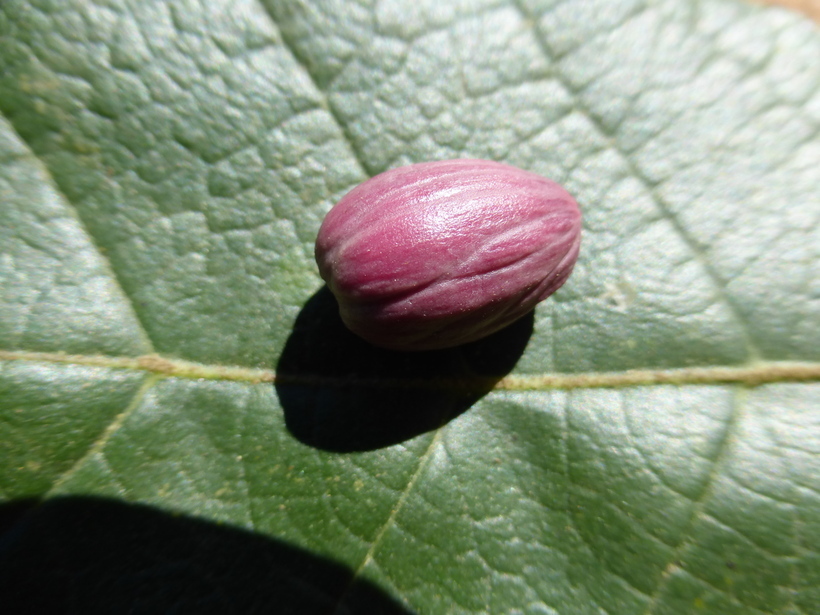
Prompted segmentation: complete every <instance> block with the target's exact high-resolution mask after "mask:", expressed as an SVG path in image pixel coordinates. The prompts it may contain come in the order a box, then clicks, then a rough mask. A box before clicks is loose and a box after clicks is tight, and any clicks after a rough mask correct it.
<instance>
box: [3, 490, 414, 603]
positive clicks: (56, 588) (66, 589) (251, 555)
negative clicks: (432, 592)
mask: <svg viewBox="0 0 820 615" xmlns="http://www.w3.org/2000/svg"><path fill="white" fill-rule="evenodd" d="M26 507H27V508H28V512H27V513H25V514H24V515H23V516H22V517H20V518H19V519H18V523H17V524H15V525H14V526H13V527H12V528H11V529H9V530H8V531H7V532H6V534H5V535H3V536H0V596H2V601H0V602H2V608H0V611H2V612H3V613H4V614H6V615H18V614H24V613H25V614H29V613H48V614H49V615H56V614H75V613H76V614H77V615H90V614H95V613H132V614H146V615H148V614H151V615H154V614H156V613H175V614H179V615H182V614H187V613H191V614H196V615H207V614H210V613H214V614H218V615H230V614H242V615H248V614H254V613H259V614H265V615H267V614H269V613H283V614H291V613H293V614H298V615H310V614H311V613H317V614H322V615H327V614H328V613H337V614H339V615H341V614H342V613H344V614H346V615H358V614H360V613H368V614H369V613H373V614H380V613H381V614H385V615H387V614H390V615H408V614H410V613H412V611H410V610H408V609H406V608H405V607H403V606H401V605H400V604H398V603H397V602H396V601H395V600H393V599H392V598H390V597H389V596H388V595H387V594H385V593H384V592H383V591H382V590H380V589H379V588H377V587H376V586H375V585H373V584H372V583H370V582H368V581H365V580H362V579H354V578H353V572H352V571H351V570H350V569H349V568H348V567H346V566H342V565H340V564H337V563H335V562H332V561H330V560H328V559H325V558H323V557H319V556H317V555H314V554H311V553H308V552H307V551H304V550H302V549H299V548H297V547H294V546H291V545H288V544H286V543H284V542H280V541H278V540H275V539H271V538H266V537H262V536H259V535H257V534H253V533H251V532H246V531H243V530H240V529H235V528H230V527H227V526H222V525H217V524H214V523H209V522H206V521H202V520H198V519H193V518H190V517H186V516H182V515H172V514H168V513H164V512H160V511H158V510H156V509H153V508H150V507H147V506H138V505H130V504H125V503H121V502H116V501H112V500H104V499H98V498H87V497H67V498H57V499H53V500H49V501H47V502H45V503H43V504H41V505H39V506H37V507H35V508H33V509H32V508H30V507H28V505H26ZM8 510H14V514H16V513H17V512H19V510H20V507H19V506H17V505H16V504H14V503H12V504H10V505H5V506H0V515H2V516H8V515H4V513H5V512H7V511H8ZM341 598H343V600H342V601H341V603H340V599H341Z"/></svg>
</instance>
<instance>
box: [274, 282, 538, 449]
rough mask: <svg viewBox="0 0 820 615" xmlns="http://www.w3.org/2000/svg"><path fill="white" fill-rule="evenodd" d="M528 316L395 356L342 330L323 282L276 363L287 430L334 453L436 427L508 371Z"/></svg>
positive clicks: (524, 337)
mask: <svg viewBox="0 0 820 615" xmlns="http://www.w3.org/2000/svg"><path fill="white" fill-rule="evenodd" d="M533 318H534V317H533V314H532V313H530V314H528V315H527V316H525V317H524V318H521V319H520V320H518V321H517V322H515V323H513V324H512V325H510V326H509V327H507V328H506V329H503V330H502V331H499V332H498V333H495V334H493V335H491V336H489V337H487V338H485V339H483V340H479V341H477V342H473V343H470V344H465V345H463V346H459V347H457V348H452V349H448V350H437V351H429V352H412V353H409V352H395V351H390V350H384V349H381V348H376V347H375V346H372V345H370V344H368V343H367V342H365V341H363V340H362V339H360V338H359V337H357V336H356V335H354V334H353V333H351V332H350V331H348V329H347V328H346V327H345V326H344V324H343V323H342V320H341V318H340V316H339V308H338V305H337V303H336V300H335V298H334V297H333V295H332V294H331V292H330V291H329V290H328V289H327V287H323V288H322V289H320V290H319V291H318V292H316V294H314V295H313V297H311V299H310V300H309V301H308V302H307V303H306V304H305V307H304V308H303V309H302V311H301V312H300V314H299V317H298V318H297V319H296V324H295V326H294V328H293V332H292V333H291V335H290V337H289V338H288V341H287V344H286V345H285V349H284V351H283V352H282V356H281V357H280V359H279V364H278V366H277V369H276V374H277V381H276V390H277V393H278V395H279V400H280V402H281V404H282V407H283V408H284V412H285V422H286V424H287V426H288V429H289V430H290V431H291V433H292V434H293V435H294V436H295V437H296V438H298V439H299V440H301V441H302V442H304V443H305V444H309V445H311V446H314V447H317V448H321V449H325V450H330V451H336V452H350V451H362V450H374V449H378V448H382V447H385V446H390V445H392V444H396V443H399V442H403V441H405V440H407V439H409V438H412V437H414V436H417V435H419V434H421V433H424V432H427V431H430V430H432V429H436V428H437V427H440V426H441V425H442V424H444V423H446V422H447V421H449V420H451V419H452V418H454V417H456V416H458V415H459V414H460V413H462V412H464V411H465V410H466V409H467V408H469V407H470V406H471V405H472V404H474V403H475V402H476V401H477V400H478V399H480V398H481V397H482V396H483V395H485V394H486V393H487V392H488V391H490V390H491V389H492V387H493V386H494V384H495V383H496V382H498V380H499V379H501V378H502V377H504V376H505V375H506V374H508V373H509V372H510V370H511V369H512V368H513V367H514V366H515V364H516V362H517V361H518V359H519V358H520V357H521V354H522V352H523V351H524V348H525V347H526V345H527V342H528V340H529V338H530V336H531V335H532V329H533Z"/></svg>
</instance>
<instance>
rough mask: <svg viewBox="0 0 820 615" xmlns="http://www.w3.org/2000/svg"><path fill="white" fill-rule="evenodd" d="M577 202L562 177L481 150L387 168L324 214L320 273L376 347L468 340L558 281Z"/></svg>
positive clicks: (574, 243)
mask: <svg viewBox="0 0 820 615" xmlns="http://www.w3.org/2000/svg"><path fill="white" fill-rule="evenodd" d="M580 241H581V212H580V211H579V209H578V205H577V204H576V202H575V200H574V199H573V198H572V197H571V196H570V195H569V193H568V192H567V191H566V190H564V189H563V188H562V187H561V186H559V185H558V184H556V183H555V182H553V181H550V180H548V179H546V178H544V177H541V176H539V175H536V174H535V173H530V172H528V171H523V170H521V169H518V168H516V167H513V166H510V165H507V164H502V163H499V162H492V161H489V160H443V161H440V162H424V163H420V164H413V165H410V166H406V167H402V168H399V169H393V170H392V171H387V172H385V173H381V174H380V175H377V176H375V177H373V178H371V179H369V180H367V181H366V182H364V183H363V184H360V185H359V186H357V187H356V188H354V189H353V190H351V191H350V192H349V193H347V195H345V196H344V197H343V198H342V200H341V201H339V203H337V204H336V206H335V207H333V209H331V210H330V212H329V213H328V214H327V216H326V217H325V220H324V222H323V223H322V227H321V228H320V229H319V236H318V238H317V239H316V262H317V263H318V264H319V272H320V273H321V275H322V278H324V280H325V281H326V282H327V284H328V286H329V287H330V290H331V291H332V292H333V294H334V295H335V296H336V299H337V300H338V302H339V309H340V312H341V316H342V320H343V321H344V323H345V324H346V325H347V326H348V328H350V330H351V331H353V332H354V333H356V334H358V335H359V336H361V337H363V338H364V339H365V340H367V341H369V342H370V343H372V344H374V345H376V346H382V347H384V348H391V349H395V350H432V349H437V348H448V347H451V346H457V345H459V344H464V343H466V342H472V341H474V340H477V339H480V338H482V337H484V336H487V335H489V334H491V333H494V332H495V331H498V330H499V329H502V328H503V327H505V326H506V325H508V324H510V323H512V322H514V321H515V320H517V319H518V318H520V317H521V316H524V315H525V314H527V313H528V312H529V311H530V310H532V309H533V307H535V305H536V304H537V303H538V302H539V301H542V300H543V299H546V298H547V297H548V296H549V295H551V294H552V293H553V292H555V291H556V290H557V289H558V288H560V286H561V285H562V284H563V283H564V282H565V281H566V280H567V278H568V277H569V275H570V273H572V267H573V265H574V264H575V260H576V258H577V257H578V248H579V245H580Z"/></svg>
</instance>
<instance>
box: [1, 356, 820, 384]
mask: <svg viewBox="0 0 820 615" xmlns="http://www.w3.org/2000/svg"><path fill="white" fill-rule="evenodd" d="M0 361H21V362H30V363H46V364H62V365H75V366H86V367H101V368H107V369H120V370H129V371H135V372H144V373H147V374H153V375H157V376H160V377H165V378H181V379H184V380H222V381H228V382H245V383H248V384H261V383H275V384H283V385H287V384H299V385H303V386H304V385H307V386H311V385H313V386H331V387H334V386H350V385H357V386H364V387H373V388H426V387H432V388H450V387H459V388H464V387H468V388H469V387H470V386H471V385H473V386H475V387H476V388H481V389H482V390H486V389H487V379H482V378H472V379H459V380H444V379H406V380H405V379H401V380H399V379H390V378H378V377H372V378H354V377H333V376H322V375H319V374H300V375H293V374H287V375H281V374H277V373H276V372H275V371H274V370H271V369H264V368H253V367H241V366H232V365H217V364H204V363H194V362H192V361H184V360H182V359H171V358H166V357H163V356H160V355H157V354H146V355H140V356H136V357H126V356H119V357H117V356H106V355H79V354H65V353H61V352H29V351H15V350H0ZM493 380H495V382H494V384H493V385H492V387H491V388H492V389H495V390H504V391H549V390H573V389H592V388H622V387H634V386H662V385H675V386H681V385H725V384H737V385H742V386H749V387H754V386H760V385H763V384H772V383H777V382H817V381H820V362H816V361H757V362H753V363H748V364H745V365H738V366H727V365H711V366H701V367H682V368H672V369H653V368H644V369H629V370H621V371H611V372H577V373H544V374H520V375H517V374H514V375H509V376H504V377H503V378H498V379H493Z"/></svg>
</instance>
